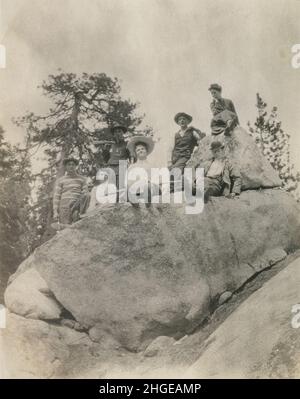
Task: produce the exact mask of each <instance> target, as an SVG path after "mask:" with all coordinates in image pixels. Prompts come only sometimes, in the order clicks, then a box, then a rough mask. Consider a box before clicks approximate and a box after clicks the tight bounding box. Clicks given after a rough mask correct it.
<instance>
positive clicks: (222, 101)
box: [208, 83, 239, 136]
mask: <svg viewBox="0 0 300 399" xmlns="http://www.w3.org/2000/svg"><path fill="white" fill-rule="evenodd" d="M208 90H209V91H210V93H211V95H212V97H213V101H212V103H211V104H210V108H211V111H212V114H213V118H212V120H211V124H210V126H211V132H212V134H213V135H218V134H221V133H224V135H225V136H229V135H230V134H231V132H232V131H233V129H234V128H235V127H236V126H237V125H238V124H239V118H238V116H237V113H236V110H235V107H234V104H233V102H232V101H231V100H229V99H227V98H223V97H222V87H221V86H220V85H218V84H217V83H213V84H211V85H210V87H209V89H208Z"/></svg>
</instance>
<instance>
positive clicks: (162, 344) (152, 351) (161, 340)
mask: <svg viewBox="0 0 300 399" xmlns="http://www.w3.org/2000/svg"><path fill="white" fill-rule="evenodd" d="M174 343H175V339H174V338H172V337H166V336H161V337H157V338H156V339H155V340H154V341H152V342H151V344H150V345H149V346H148V347H147V348H146V350H145V352H144V356H145V357H154V356H156V355H158V353H159V352H161V351H163V350H164V349H165V348H166V347H168V346H171V345H174Z"/></svg>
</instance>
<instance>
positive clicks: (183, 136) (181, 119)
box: [168, 112, 205, 173]
mask: <svg viewBox="0 0 300 399" xmlns="http://www.w3.org/2000/svg"><path fill="white" fill-rule="evenodd" d="M174 120H175V122H176V123H177V124H178V125H179V126H180V129H179V130H178V131H177V132H176V133H175V142H174V146H173V149H172V156H171V160H170V161H169V162H168V167H169V169H170V170H172V169H174V168H179V169H180V170H181V172H182V173H183V171H184V168H185V166H186V164H187V162H188V160H189V159H190V158H191V155H192V153H193V151H194V150H195V148H196V147H197V146H198V145H199V142H200V141H201V140H202V139H203V138H204V137H205V133H203V132H201V131H200V130H199V129H196V128H194V127H193V126H189V124H190V123H191V122H192V120H193V118H192V117H191V115H188V114H186V113H185V112H179V113H178V114H176V115H175V117H174Z"/></svg>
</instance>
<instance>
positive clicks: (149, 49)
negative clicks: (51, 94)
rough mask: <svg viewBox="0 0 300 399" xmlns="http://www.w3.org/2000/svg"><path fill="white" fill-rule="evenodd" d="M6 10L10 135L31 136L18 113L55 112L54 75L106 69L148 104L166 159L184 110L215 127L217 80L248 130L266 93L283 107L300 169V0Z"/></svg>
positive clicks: (72, 3) (4, 73) (149, 0)
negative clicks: (45, 85)
mask: <svg viewBox="0 0 300 399" xmlns="http://www.w3.org/2000/svg"><path fill="white" fill-rule="evenodd" d="M0 11H1V20H0V35H1V36H0V43H1V44H3V45H5V46H6V51H7V60H6V69H1V70H0V91H1V98H0V124H1V125H2V126H3V128H4V129H5V130H6V132H7V138H8V139H10V140H11V141H20V140H21V139H22V137H23V134H24V133H23V132H22V131H21V130H19V129H17V128H16V127H15V126H14V125H13V124H12V123H11V118H12V117H13V116H19V115H22V114H24V113H25V112H26V111H27V110H28V111H34V112H36V113H43V112H46V111H47V107H48V103H47V102H46V101H45V100H44V99H43V97H42V95H41V91H40V90H38V89H37V86H38V85H39V84H40V83H41V82H42V80H43V79H46V78H47V76H48V74H50V73H56V71H57V69H58V68H62V70H63V71H65V72H75V73H79V74H81V73H82V72H90V73H92V72H105V73H107V74H108V75H109V76H112V77H113V76H116V77H118V78H120V79H121V80H122V82H123V83H122V87H123V94H124V96H125V97H130V98H131V99H132V100H135V101H139V102H140V103H141V108H140V111H141V112H145V113H146V116H147V117H146V119H145V122H146V123H147V124H149V125H152V126H153V127H154V129H155V131H156V133H157V136H160V137H161V142H160V145H159V146H157V149H156V152H155V153H154V156H156V159H160V160H161V161H162V162H164V161H165V154H166V149H167V147H168V146H169V145H170V143H172V141H173V137H174V133H175V131H176V130H177V125H175V123H174V120H173V117H174V114H175V113H176V112H178V111H185V112H188V113H190V114H191V115H193V117H194V121H193V125H194V126H196V127H199V128H200V129H201V130H204V131H206V132H207V133H209V123H210V119H211V113H210V109H209V104H210V101H211V99H210V94H209V92H208V90H207V89H208V86H209V84H210V83H213V82H217V83H220V84H221V85H222V86H223V94H224V97H227V98H231V99H232V100H233V101H234V103H235V106H236V109H237V112H238V114H239V117H240V122H241V124H242V125H243V126H244V127H246V123H247V121H248V120H250V121H254V120H255V117H256V114H257V112H256V108H255V101H256V97H255V96H256V93H257V92H259V93H260V94H261V95H262V97H263V99H264V100H265V101H266V102H267V103H268V105H270V106H272V105H277V106H278V108H279V118H280V119H281V120H282V122H283V128H284V129H285V130H286V131H287V132H289V133H290V134H291V136H292V157H293V159H294V160H295V162H296V164H297V167H298V169H299V170H300V157H297V153H298V151H297V150H298V149H300V134H299V133H300V113H299V104H300V69H293V68H292V66H291V57H292V53H291V47H292V45H293V44H295V43H300V1H299V0H248V1H244V0H226V1H225V0H0ZM297 158H299V160H297Z"/></svg>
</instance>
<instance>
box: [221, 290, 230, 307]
mask: <svg viewBox="0 0 300 399" xmlns="http://www.w3.org/2000/svg"><path fill="white" fill-rule="evenodd" d="M231 297H232V292H231V291H225V292H223V294H221V295H220V298H219V306H220V305H223V303H225V302H227V301H228V300H229V299H230V298H231Z"/></svg>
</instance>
